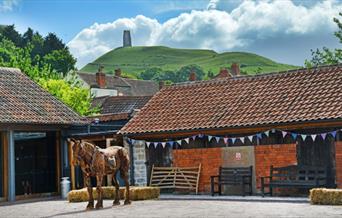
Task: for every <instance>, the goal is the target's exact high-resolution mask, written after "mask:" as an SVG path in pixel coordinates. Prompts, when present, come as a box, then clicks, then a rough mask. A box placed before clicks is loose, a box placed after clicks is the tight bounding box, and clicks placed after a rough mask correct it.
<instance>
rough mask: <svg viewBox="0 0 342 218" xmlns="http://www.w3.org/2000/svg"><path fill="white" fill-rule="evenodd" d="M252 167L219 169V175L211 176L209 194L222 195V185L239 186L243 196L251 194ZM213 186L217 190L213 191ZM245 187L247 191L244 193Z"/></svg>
mask: <svg viewBox="0 0 342 218" xmlns="http://www.w3.org/2000/svg"><path fill="white" fill-rule="evenodd" d="M252 175H253V167H252V166H250V167H220V169H219V174H218V175H216V176H211V178H210V182H211V194H212V195H213V196H214V195H215V194H219V195H221V194H222V185H241V187H242V190H243V195H245V194H246V193H249V194H250V195H251V194H252ZM215 186H217V187H218V188H217V190H218V191H215ZM246 186H247V187H248V191H246Z"/></svg>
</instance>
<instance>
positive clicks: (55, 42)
mask: <svg viewBox="0 0 342 218" xmlns="http://www.w3.org/2000/svg"><path fill="white" fill-rule="evenodd" d="M62 49H65V44H64V43H63V42H62V40H60V39H59V38H58V37H57V36H56V34H54V33H49V34H48V35H47V36H46V37H45V39H44V47H43V51H44V55H46V54H48V53H50V52H52V51H54V50H62Z"/></svg>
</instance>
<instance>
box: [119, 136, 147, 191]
mask: <svg viewBox="0 0 342 218" xmlns="http://www.w3.org/2000/svg"><path fill="white" fill-rule="evenodd" d="M124 146H125V148H126V149H127V150H128V151H129V152H130V148H129V144H128V142H127V140H124ZM130 157H131V155H130ZM133 157H134V160H133V161H132V160H131V164H132V162H133V166H134V185H135V186H146V185H147V173H146V172H147V171H146V164H145V163H146V153H145V141H134V142H133ZM130 169H131V168H130ZM129 175H130V176H131V172H130V173H129Z"/></svg>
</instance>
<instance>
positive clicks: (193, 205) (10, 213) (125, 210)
mask: <svg viewBox="0 0 342 218" xmlns="http://www.w3.org/2000/svg"><path fill="white" fill-rule="evenodd" d="M210 197H211V196H199V197H195V198H193V199H189V196H184V197H182V196H180V197H178V198H177V199H175V198H174V197H172V196H161V199H160V200H147V201H134V202H133V203H132V204H131V205H128V206H124V205H120V206H115V207H112V201H111V200H104V208H103V209H101V210H92V211H86V210H85V207H86V204H87V203H86V202H81V203H68V202H67V201H65V200H60V199H51V198H50V199H44V200H40V201H30V202H17V203H14V204H9V203H5V204H1V205H0V217H82V218H86V217H101V218H105V217H120V218H122V217H134V218H135V217H320V218H321V217H342V206H319V205H310V204H309V203H308V201H307V199H300V198H264V199H263V198H261V197H245V198H243V197H215V198H210ZM281 199H282V200H281ZM122 203H123V201H121V204H122Z"/></svg>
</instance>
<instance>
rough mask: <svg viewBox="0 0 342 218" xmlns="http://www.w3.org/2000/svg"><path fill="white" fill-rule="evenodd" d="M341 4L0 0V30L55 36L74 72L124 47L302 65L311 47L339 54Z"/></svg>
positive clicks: (335, 0) (318, 0) (311, 0)
mask: <svg viewBox="0 0 342 218" xmlns="http://www.w3.org/2000/svg"><path fill="white" fill-rule="evenodd" d="M339 12H342V0H326V1H322V0H292V1H291V0H259V1H251V0H247V1H242V0H168V1H167V0H0V24H15V26H16V27H17V29H18V30H19V31H20V32H22V33H23V32H24V31H25V30H26V29H27V28H28V27H31V28H33V29H34V30H37V31H39V32H40V33H41V34H44V35H46V34H47V33H48V32H54V33H56V34H57V35H58V36H59V37H60V38H62V39H63V41H64V42H65V43H67V45H68V47H69V49H70V51H71V53H72V54H73V55H74V56H75V57H76V58H77V67H79V68H81V67H82V66H84V65H85V64H87V63H89V62H91V61H93V60H94V59H96V58H97V57H99V56H101V55H103V54H105V53H106V52H108V51H110V50H112V49H114V48H117V47H119V46H122V33H123V30H126V29H128V30H130V31H131V34H132V41H133V45H134V46H153V45H164V46H169V47H175V48H199V49H211V50H215V51H216V52H226V51H245V52H252V53H256V54H259V55H262V56H265V57H268V58H270V59H272V60H275V61H277V62H281V63H287V64H293V65H298V66H302V65H303V63H304V61H305V59H309V58H310V56H311V52H310V50H311V49H316V48H322V47H323V46H326V47H328V48H337V47H339V48H341V45H340V44H339V42H338V40H337V38H336V37H334V35H333V33H334V31H336V30H337V26H336V24H335V23H334V22H333V17H338V13H339Z"/></svg>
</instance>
